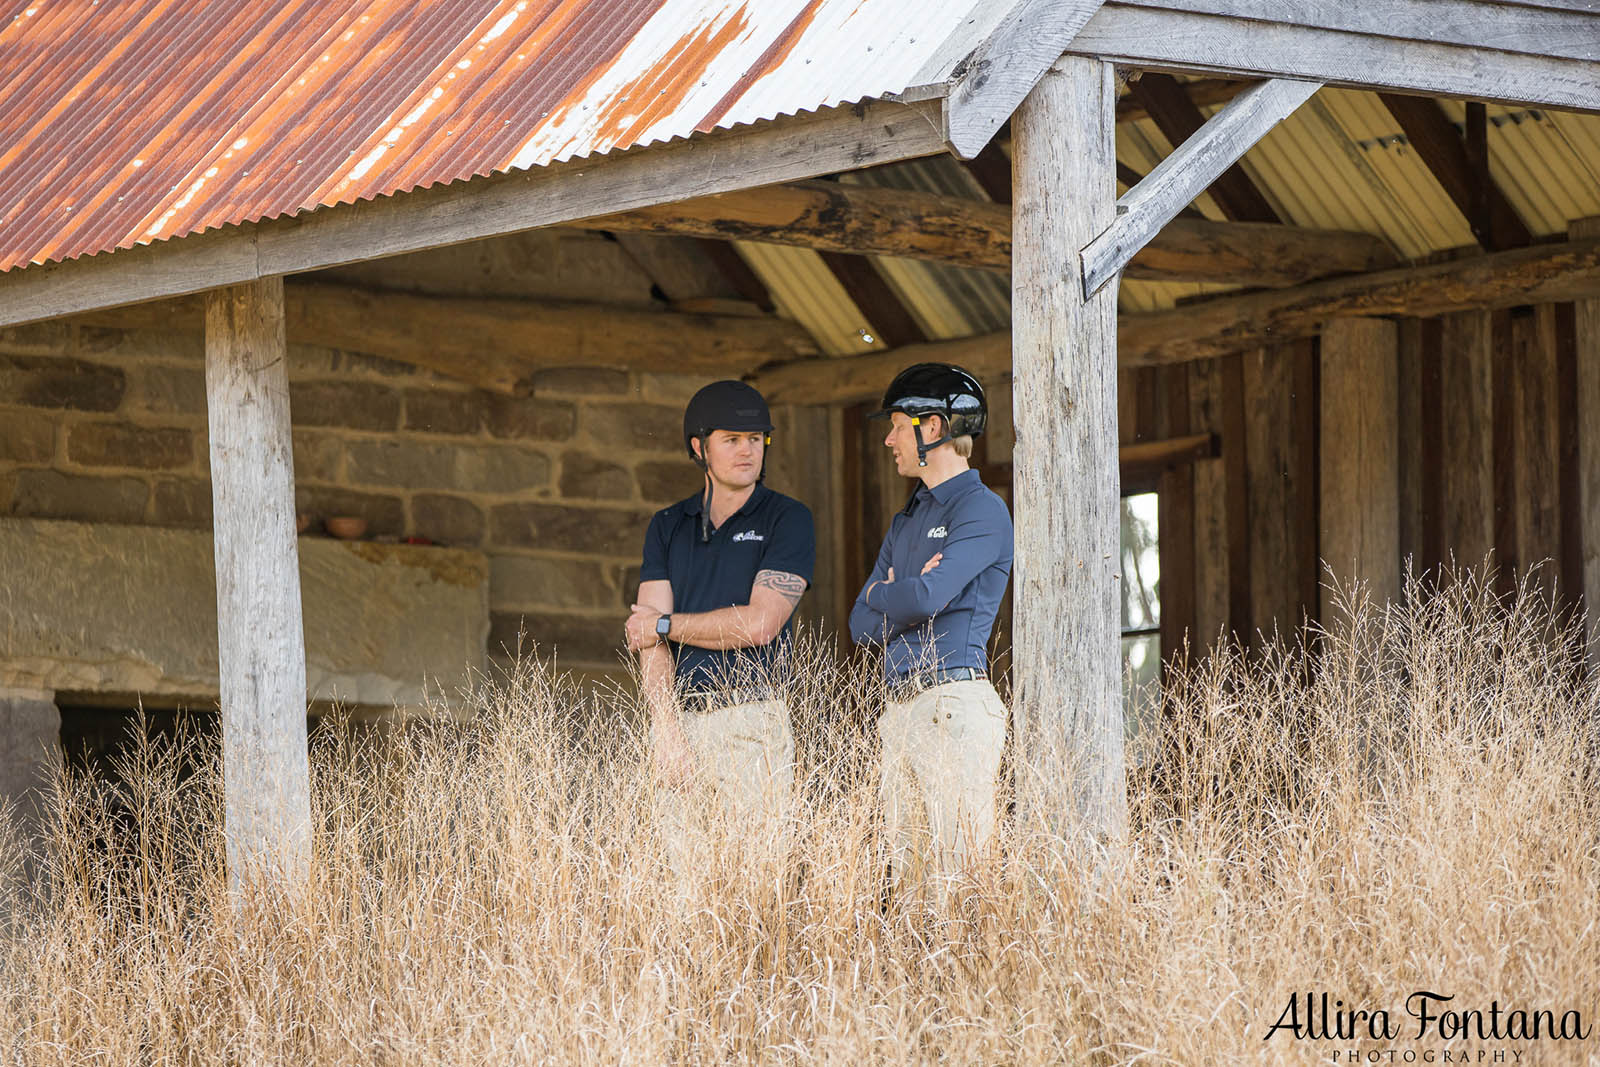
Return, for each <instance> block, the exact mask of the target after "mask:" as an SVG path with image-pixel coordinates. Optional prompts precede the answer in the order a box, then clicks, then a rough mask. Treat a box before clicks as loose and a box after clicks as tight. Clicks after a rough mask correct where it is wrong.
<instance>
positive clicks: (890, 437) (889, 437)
mask: <svg viewBox="0 0 1600 1067" xmlns="http://www.w3.org/2000/svg"><path fill="white" fill-rule="evenodd" d="M883 443H884V444H885V445H887V446H888V447H890V448H893V447H894V431H893V430H890V431H889V432H888V433H887V434H885V435H884V438H883Z"/></svg>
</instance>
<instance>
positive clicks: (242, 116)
mask: <svg viewBox="0 0 1600 1067" xmlns="http://www.w3.org/2000/svg"><path fill="white" fill-rule="evenodd" d="M986 7H987V8H992V7H993V5H984V4H983V3H982V2H981V0H749V2H746V3H729V2H725V0H204V2H200V0H187V2H184V0H32V2H31V3H20V4H13V5H12V6H11V7H10V9H9V10H8V11H7V12H6V14H5V15H4V16H3V17H4V22H3V24H0V85H3V89H0V270H3V269H9V268H11V267H15V266H18V265H23V264H28V263H45V262H50V261H54V260H62V259H71V258H75V257H77V256H80V255H85V254H90V253H95V252H101V251H107V250H110V249H116V248H127V247H130V246H132V245H135V244H144V243H148V242H151V241H158V240H164V239H167V238H171V237H176V236H181V235H183V234H187V233H195V232H199V231H203V230H206V229H210V228H213V227H216V226H221V225H226V224H231V223H240V222H247V221H254V220H259V219H265V218H272V217H276V216H279V215H285V214H293V213H296V212H302V211H308V210H313V209H315V208H317V207H322V206H330V205H334V204H342V203H351V202H354V201H358V200H364V199H370V198H372V197H375V196H383V195H386V194H391V193H395V192H399V191H402V190H408V189H416V188H423V187H426V186H430V185H434V184H437V183H441V182H452V181H459V180H462V179H467V178H471V177H474V176H477V175H485V174H490V173H493V172H496V171H504V170H509V169H513V168H523V167H534V166H542V165H545V164H548V163H552V162H557V161H560V160H565V159H570V158H574V157H581V156H587V155H592V154H595V153H604V152H610V151H615V150H618V149H625V148H629V147H632V146H635V145H641V144H649V143H652V142H657V141H664V140H671V139H673V138H679V137H686V136H689V135H691V134H693V133H695V132H696V131H706V130H710V129H712V128H714V127H727V126H732V125H737V124H742V123H749V122H754V121H757V120H761V119H770V118H774V117H777V116H779V115H784V114H792V113H795V112H799V111H806V110H815V109H818V108H822V107H828V106H834V105H838V104H842V103H852V102H855V101H858V100H863V99H869V98H874V97H883V96H889V95H893V94H895V93H898V92H901V91H903V90H905V89H906V88H908V87H910V86H912V85H914V84H917V82H918V79H919V78H923V77H926V76H927V73H928V69H929V64H930V63H934V64H935V65H937V63H938V62H940V61H941V60H940V57H942V56H946V55H948V54H950V52H951V47H950V46H951V42H956V43H957V44H959V43H960V41H961V35H962V34H963V33H965V34H968V35H969V36H973V35H976V34H977V33H979V32H981V29H982V27H981V25H980V23H982V21H983V18H984V16H983V15H982V12H983V11H984V10H985V9H986ZM974 12H978V14H974ZM972 43H973V44H976V43H977V40H976V39H974V40H973V41H972Z"/></svg>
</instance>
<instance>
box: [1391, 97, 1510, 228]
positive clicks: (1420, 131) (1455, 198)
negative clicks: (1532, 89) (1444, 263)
mask: <svg viewBox="0 0 1600 1067" xmlns="http://www.w3.org/2000/svg"><path fill="white" fill-rule="evenodd" d="M1378 97H1379V99H1381V100H1382V101H1383V104H1384V106H1385V107H1387V108H1388V109H1389V113H1390V114H1391V115H1393V116H1394V119H1395V121H1396V122H1398V123H1399V124H1400V128H1401V130H1403V131H1404V132H1405V135H1406V139H1407V140H1408V141H1410V142H1411V147H1412V148H1414V149H1415V150H1416V152H1417V155H1418V156H1419V157H1421V159H1422V162H1423V163H1425V164H1426V165H1427V167H1428V171H1429V172H1430V173H1431V174H1432V175H1433V176H1434V178H1435V179H1437V180H1438V182H1439V184H1440V186H1442V187H1443V188H1444V191H1445V193H1446V194H1448V195H1449V197H1450V200H1451V202H1453V203H1454V204H1455V206H1456V209H1457V210H1458V211H1460V212H1461V214H1462V216H1463V217H1465V218H1466V220H1467V222H1468V224H1469V225H1471V227H1472V234H1473V236H1474V237H1476V238H1477V239H1478V243H1479V244H1480V245H1482V246H1483V249H1484V250H1485V251H1487V252H1499V251H1503V250H1504V249H1507V248H1522V247H1523V246H1525V245H1527V244H1530V243H1531V242H1532V241H1533V234H1532V233H1531V232H1529V230H1528V226H1527V224H1526V223H1524V222H1523V221H1522V219H1521V218H1519V217H1518V216H1517V213H1516V210H1515V209H1513V208H1512V206H1511V202H1510V201H1509V200H1507V199H1506V197H1505V194H1504V193H1502V192H1501V191H1500V188H1499V186H1497V185H1495V184H1494V183H1493V182H1492V181H1491V180H1490V179H1489V176H1488V173H1487V171H1488V165H1489V159H1488V147H1487V145H1485V146H1483V147H1482V148H1481V149H1479V151H1480V152H1481V159H1480V160H1479V161H1478V163H1477V164H1476V165H1474V162H1473V158H1472V153H1471V152H1469V150H1468V145H1467V144H1465V143H1463V141H1462V137H1461V135H1460V134H1459V133H1457V132H1456V128H1455V125H1454V124H1453V123H1451V121H1450V119H1449V117H1448V116H1447V115H1445V113H1444V109H1443V108H1442V107H1440V106H1439V103H1438V101H1436V100H1427V99H1423V98H1421V97H1416V96H1401V95H1399V94H1397V93H1379V94H1378ZM1479 106H1480V107H1481V105H1479ZM1484 200H1486V201H1487V203H1486V204H1485V203H1482V202H1481V201H1484ZM1485 212H1486V213H1487V219H1485V218H1484V214H1485ZM1486 226H1487V228H1485V227H1486Z"/></svg>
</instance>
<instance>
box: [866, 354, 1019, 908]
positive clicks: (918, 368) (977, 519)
mask: <svg viewBox="0 0 1600 1067" xmlns="http://www.w3.org/2000/svg"><path fill="white" fill-rule="evenodd" d="M876 416H878V417H882V416H887V417H888V418H889V420H890V426H889V433H888V436H887V437H885V438H884V442H883V443H884V444H885V445H887V446H888V447H889V448H890V449H891V450H893V452H894V458H895V466H896V469H897V470H898V471H899V473H900V474H902V475H904V476H905V477H908V478H917V479H919V480H920V481H921V483H922V484H921V485H920V486H919V487H918V488H917V491H916V493H915V494H913V495H912V497H911V501H910V502H909V503H908V504H907V505H906V507H905V510H903V511H902V512H901V513H900V514H899V515H896V516H895V518H894V521H893V522H892V523H891V524H890V526H889V533H888V536H886V537H885V538H884V540H883V548H882V550H881V551H879V553H878V562H877V565H876V566H875V567H874V568H873V571H872V576H871V577H870V578H869V579H867V584H866V586H865V587H864V588H863V589H862V590H861V595H860V596H858V597H857V598H856V603H855V608H854V609H853V610H852V611H851V613H850V635H851V637H853V638H854V639H855V641H856V643H857V644H863V645H877V646H881V647H882V648H883V649H884V664H883V665H884V673H885V676H886V677H885V681H886V682H887V683H888V692H889V699H888V705H887V707H886V708H885V709H884V713H883V715H882V716H881V717H880V718H879V719H878V733H879V735H880V737H881V738H882V740H883V767H882V779H881V784H880V792H881V796H882V799H883V805H884V824H885V832H886V835H887V838H888V847H889V854H890V865H891V870H892V875H893V877H894V878H895V880H896V881H898V880H899V879H900V878H901V876H902V875H903V874H904V873H906V872H907V871H915V870H917V869H919V868H921V867H922V866H924V865H925V864H926V862H927V860H928V859H929V858H930V857H929V855H928V853H929V852H931V853H932V856H931V859H932V860H933V863H934V866H935V868H936V869H937V870H938V871H939V872H940V873H941V874H943V875H950V874H954V873H955V872H956V871H957V870H958V869H959V868H960V866H961V865H962V864H963V863H964V862H965V861H966V859H967V858H968V857H969V856H971V855H974V854H976V853H978V852H981V851H982V850H983V849H984V848H985V847H986V846H987V845H988V843H989V841H990V839H991V838H992V837H993V835H994V827H995V800H996V797H995V791H996V788H997V787H998V785H999V781H998V778H999V771H1000V756H1001V752H1002V751H1003V749H1004V747H1005V737H1006V715H1007V713H1006V707H1005V704H1004V703H1002V702H1001V700H1000V697H999V695H998V694H996V693H995V690H994V686H993V685H992V684H990V682H989V671H988V668H989V658H988V644H989V634H990V631H992V630H993V628H994V621H995V616H996V615H997V614H999V610H1000V600H1001V598H1002V597H1003V596H1005V591H1006V583H1007V581H1008V580H1009V579H1010V577H1011V551H1012V527H1011V513H1010V512H1009V511H1007V510H1006V505H1005V501H1003V500H1001V499H1000V498H999V497H998V496H996V495H995V494H994V492H993V491H991V490H990V489H988V488H987V487H986V486H985V485H984V484H983V482H981V481H979V480H978V472H977V471H975V470H972V469H971V467H970V466H969V465H968V463H967V458H968V457H969V456H971V454H972V442H973V438H975V437H977V436H978V435H979V434H981V433H982V432H983V428H984V423H985V422H986V421H987V417H988V406H987V402H986V401H985V399H984V395H983V387H982V386H980V385H979V384H978V381H977V379H976V378H974V377H973V376H972V375H970V374H968V373H967V372H966V371H964V370H962V369H961V368H960V367H954V366H951V365H949V364H946V363H919V364H917V365H915V366H913V367H908V368H906V369H905V370H903V371H901V372H900V374H899V375H897V376H896V377H895V379H894V381H893V382H891V383H890V385H889V389H888V391H887V392H885V393H884V396H883V410H881V411H879V412H877V413H876Z"/></svg>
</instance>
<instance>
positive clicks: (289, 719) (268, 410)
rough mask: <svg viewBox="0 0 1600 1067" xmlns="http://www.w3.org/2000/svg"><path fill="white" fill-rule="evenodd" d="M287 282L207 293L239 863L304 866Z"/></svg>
mask: <svg viewBox="0 0 1600 1067" xmlns="http://www.w3.org/2000/svg"><path fill="white" fill-rule="evenodd" d="M286 349H287V344H286V341H285V337H284V324H283V279H282V278H264V279H260V280H258V281H254V282H247V283H245V284H242V285H234V286H229V287H228V288H225V289H214V290H211V291H210V292H208V293H207V294H206V407H207V413H208V417H209V423H210V430H211V495H212V503H213V512H214V519H213V528H214V538H215V549H216V567H217V644H218V663H219V666H220V669H221V681H222V770H223V783H224V793H225V798H224V812H223V821H224V830H225V833H226V836H227V851H228V872H229V878H230V880H231V881H232V883H233V884H234V885H235V886H237V885H239V884H240V883H241V881H243V880H244V879H246V878H247V877H248V876H250V875H252V874H255V873H263V874H268V875H277V876H285V877H299V876H302V875H304V874H305V873H306V872H307V870H308V868H309V864H310V858H311V801H310V768H309V764H308V760H307V755H306V656H305V634H304V632H303V630H302V629H301V620H300V567H299V552H298V548H297V545H296V542H295V512H294V463H293V454H292V451H291V448H290V439H289V376H288V370H287V363H286V354H287V352H286Z"/></svg>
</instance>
